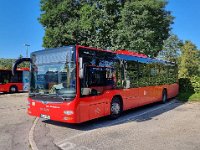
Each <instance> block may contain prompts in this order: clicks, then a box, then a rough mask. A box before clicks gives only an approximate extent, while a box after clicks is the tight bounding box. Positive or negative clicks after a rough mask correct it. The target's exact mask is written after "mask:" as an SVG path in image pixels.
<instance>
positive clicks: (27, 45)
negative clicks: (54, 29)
mask: <svg viewBox="0 0 200 150" xmlns="http://www.w3.org/2000/svg"><path fill="white" fill-rule="evenodd" d="M24 46H26V58H28V48H29V46H30V45H29V44H24Z"/></svg>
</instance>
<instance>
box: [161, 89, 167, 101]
mask: <svg viewBox="0 0 200 150" xmlns="http://www.w3.org/2000/svg"><path fill="white" fill-rule="evenodd" d="M166 102H167V90H166V89H164V90H163V92H162V103H163V104H164V103H166Z"/></svg>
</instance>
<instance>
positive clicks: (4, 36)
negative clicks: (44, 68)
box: [0, 0, 200, 58]
mask: <svg viewBox="0 0 200 150" xmlns="http://www.w3.org/2000/svg"><path fill="white" fill-rule="evenodd" d="M39 2H40V0H19V1H16V0H13V1H10V0H7V1H6V0H0V58H17V57H18V56H19V55H20V54H22V55H23V56H25V55H26V48H25V46H24V44H30V47H29V53H30V52H32V51H35V50H39V49H42V38H43V36H44V30H43V28H42V26H41V25H40V24H39V22H38V20H37V18H38V17H39V15H40V7H39V6H40V4H39ZM199 6H200V1H199V0H190V1H188V0H169V4H168V5H167V8H166V9H167V10H170V11H172V15H173V16H174V17H175V20H174V24H173V25H172V28H173V30H172V32H173V33H175V34H176V35H178V37H179V38H180V39H182V40H191V41H192V42H193V43H194V44H196V45H197V46H198V48H200V32H199V31H200V19H199V16H200V9H199V8H200V7H199Z"/></svg>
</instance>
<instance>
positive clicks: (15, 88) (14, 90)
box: [9, 86, 18, 93]
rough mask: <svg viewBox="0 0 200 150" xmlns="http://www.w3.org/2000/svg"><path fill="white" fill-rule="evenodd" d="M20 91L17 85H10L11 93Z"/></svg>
mask: <svg viewBox="0 0 200 150" xmlns="http://www.w3.org/2000/svg"><path fill="white" fill-rule="evenodd" d="M17 91H18V89H17V87H16V86H11V87H10V91H9V92H10V93H16V92H17Z"/></svg>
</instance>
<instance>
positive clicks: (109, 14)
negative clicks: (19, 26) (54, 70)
mask: <svg viewBox="0 0 200 150" xmlns="http://www.w3.org/2000/svg"><path fill="white" fill-rule="evenodd" d="M165 5H166V1H165V0H143V1H141V0H135V1H125V0H94V1H92V0H41V11H42V14H41V16H40V18H39V21H40V23H41V24H42V25H43V26H44V29H45V36H44V40H43V46H44V47H58V46H63V45H70V44H76V43H78V44H81V45H86V46H93V47H101V48H104V49H106V48H109V49H129V50H134V51H138V52H142V53H145V54H147V55H151V56H156V55H157V54H158V52H159V51H160V50H161V47H162V45H163V40H165V39H167V37H168V36H169V34H168V33H169V31H170V24H171V23H172V20H173V17H172V16H171V14H170V12H169V11H166V10H165Z"/></svg>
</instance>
